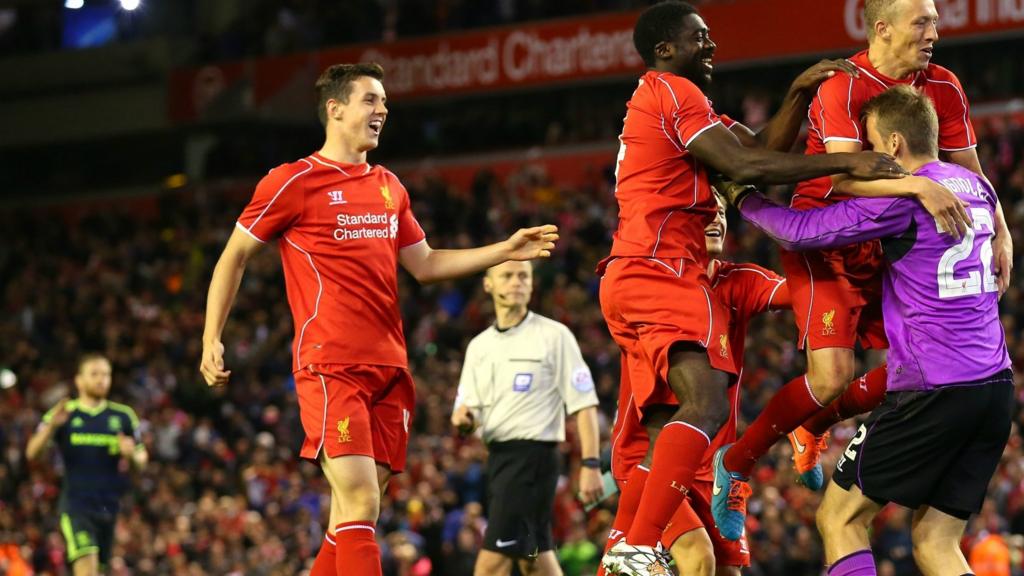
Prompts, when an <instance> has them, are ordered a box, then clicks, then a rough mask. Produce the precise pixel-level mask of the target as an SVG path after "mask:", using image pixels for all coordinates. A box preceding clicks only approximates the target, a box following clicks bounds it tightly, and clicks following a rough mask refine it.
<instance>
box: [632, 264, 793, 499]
mask: <svg viewBox="0 0 1024 576" xmlns="http://www.w3.org/2000/svg"><path fill="white" fill-rule="evenodd" d="M710 277H711V287H712V288H713V289H714V291H715V294H716V295H717V296H718V298H720V299H721V301H722V303H723V304H725V305H726V306H729V308H730V309H732V311H733V314H732V316H731V317H730V320H729V330H728V346H727V347H726V346H723V348H724V349H727V350H728V353H729V355H730V356H731V358H732V359H733V361H734V362H735V363H736V372H737V373H738V374H739V377H738V378H737V382H736V384H739V383H740V382H742V380H743V353H744V348H745V342H746V335H747V324H748V323H749V322H750V319H751V318H753V317H754V316H756V315H758V314H760V313H762V312H765V311H766V310H769V309H771V310H782V309H788V308H789V307H790V306H791V305H792V300H791V299H790V296H789V289H788V288H787V286H786V279H785V278H783V277H782V276H779V275H778V274H776V273H775V272H772V271H771V270H767V269H765V268H762V267H760V266H758V265H757V264H734V263H731V262H722V261H719V260H714V261H712V263H711V275H710ZM723 337H725V336H724V335H723ZM739 390H740V387H739V386H738V385H733V386H731V387H730V388H729V403H730V406H731V415H730V417H729V419H728V420H727V421H726V422H725V424H724V425H723V426H722V428H721V429H720V430H719V431H718V434H716V435H715V437H714V438H713V439H712V441H711V446H710V448H709V449H708V451H707V452H706V453H705V454H704V459H703V461H702V462H701V466H700V468H699V469H698V470H697V476H696V479H697V480H706V481H711V480H713V479H714V478H713V476H714V473H713V469H712V467H711V459H712V458H713V457H714V454H715V450H717V449H719V448H721V447H722V446H724V445H726V444H728V443H730V442H735V441H736V420H737V418H738V410H739ZM647 445H648V436H647V430H646V429H645V428H644V426H643V425H642V424H641V423H640V418H639V417H638V416H637V411H636V409H635V408H634V407H633V404H632V390H631V389H630V386H629V381H628V380H623V381H622V382H621V383H620V385H619V410H618V414H617V415H616V417H615V424H614V426H613V427H612V475H613V476H614V477H615V478H616V479H617V480H624V479H625V478H626V476H628V474H629V471H630V470H632V469H633V467H634V466H636V465H637V464H639V463H640V462H641V461H643V459H644V456H645V455H646V454H647Z"/></svg>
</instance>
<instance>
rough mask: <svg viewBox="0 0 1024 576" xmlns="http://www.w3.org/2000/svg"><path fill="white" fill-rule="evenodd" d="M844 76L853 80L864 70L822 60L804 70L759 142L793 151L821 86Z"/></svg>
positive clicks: (769, 147)
mask: <svg viewBox="0 0 1024 576" xmlns="http://www.w3.org/2000/svg"><path fill="white" fill-rule="evenodd" d="M840 73H845V74H849V75H850V76H853V77H858V76H860V70H858V69H857V67H856V66H854V65H853V63H851V62H850V61H849V60H846V59H844V58H839V59H836V60H822V61H821V62H818V63H817V64H815V65H813V66H811V67H810V68H808V69H806V70H804V71H803V72H802V73H801V74H800V75H799V76H797V77H796V79H795V80H793V83H792V84H791V85H790V86H789V91H788V92H786V97H785V98H784V99H783V100H782V105H781V106H780V107H779V110H778V112H776V113H775V115H774V116H772V118H771V120H769V121H768V124H766V125H765V127H764V128H762V129H761V131H760V132H758V133H757V142H758V143H759V144H760V145H761V146H762V147H764V148H767V149H768V150H775V151H777V152H788V151H789V150H790V149H792V148H793V143H794V142H796V138H797V136H798V135H799V134H800V126H801V125H802V124H803V122H804V119H805V118H806V117H807V106H808V105H809V104H810V103H811V98H812V97H813V96H814V92H815V90H817V89H818V85H819V84H821V83H822V82H824V81H825V80H828V79H829V78H831V77H833V76H835V75H836V74H840Z"/></svg>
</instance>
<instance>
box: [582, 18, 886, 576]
mask: <svg viewBox="0 0 1024 576" xmlns="http://www.w3.org/2000/svg"><path fill="white" fill-rule="evenodd" d="M633 40H634V44H635V45H636V48H637V51H638V52H639V53H640V55H641V57H642V58H643V59H644V62H645V63H646V65H647V67H648V70H647V72H646V73H645V74H644V75H643V76H642V77H641V78H640V80H639V85H638V87H637V89H636V91H635V92H634V93H633V96H632V98H631V99H630V101H629V103H628V105H627V113H626V118H625V120H624V122H623V131H622V135H621V136H620V141H621V143H622V145H621V147H620V149H619V157H618V163H617V169H616V190H615V195H616V199H617V200H618V204H619V226H618V230H617V231H616V232H615V235H614V239H613V243H612V250H611V254H610V255H609V257H608V258H606V259H605V260H604V261H602V262H601V264H600V266H599V270H598V271H599V274H601V276H602V281H601V309H602V312H603V314H604V317H605V320H606V322H607V323H608V327H609V330H610V331H611V333H612V336H613V337H614V338H615V340H616V342H617V343H618V344H619V347H620V348H621V350H622V352H623V353H624V355H625V356H624V357H625V359H626V365H627V369H628V370H629V378H630V381H631V384H632V388H633V400H634V407H635V409H636V410H637V411H638V416H640V417H641V418H642V419H643V421H644V424H645V426H647V427H648V429H654V430H655V432H654V433H653V434H652V436H651V438H652V441H653V442H654V457H653V461H652V465H651V475H650V479H649V481H648V482H647V485H646V486H645V488H644V493H643V495H642V497H641V500H640V504H639V507H638V510H637V515H636V520H635V521H634V522H633V525H632V527H631V529H630V532H629V534H627V535H626V538H625V539H624V540H623V541H621V542H619V543H617V544H616V545H615V546H614V547H612V549H611V550H609V551H608V552H607V553H606V555H605V558H604V560H603V563H604V565H605V566H606V568H608V569H609V570H610V571H613V572H621V573H624V574H627V575H630V576H632V575H648V574H657V573H660V572H663V571H665V570H667V569H668V567H667V563H666V561H665V558H664V555H663V554H660V553H658V552H657V551H656V550H655V546H656V545H657V543H658V542H659V541H660V539H661V537H662V533H663V532H664V529H665V526H666V524H668V522H669V520H670V519H671V516H672V514H673V513H674V511H675V510H676V509H677V508H678V506H679V504H680V502H681V501H682V500H683V498H684V497H685V494H686V492H687V491H688V490H689V489H690V486H691V484H692V482H693V479H694V475H695V473H696V470H697V468H698V467H699V465H700V462H701V459H702V458H703V455H704V451H705V450H706V449H707V447H708V446H709V445H710V442H711V437H713V436H714V435H715V434H716V433H717V432H718V430H719V428H720V427H721V426H722V424H723V423H724V422H725V421H726V420H727V418H728V414H729V400H728V395H727V387H728V377H727V374H728V373H732V372H734V371H735V368H734V366H733V364H732V362H731V361H729V360H728V359H727V358H724V357H723V356H722V348H721V344H720V343H721V342H722V339H721V336H723V335H724V334H725V328H726V326H727V322H728V311H727V310H726V309H725V307H724V306H722V305H721V303H720V302H719V300H718V299H717V298H716V297H714V295H713V294H712V291H711V289H710V283H709V281H708V278H707V271H706V267H707V261H708V258H707V251H706V248H705V245H704V227H705V226H706V225H707V224H709V223H710V222H711V221H712V220H713V219H714V217H715V213H716V212H717V205H716V203H715V200H714V198H713V196H712V194H711V189H710V186H709V184H708V170H709V169H711V170H714V171H718V172H722V173H724V174H726V175H727V176H728V177H730V178H732V179H739V180H741V181H746V182H753V181H758V182H765V183H781V182H796V181H799V180H803V179H807V178H815V177H818V176H825V175H828V174H835V173H843V174H848V175H851V176H853V177H855V178H883V177H888V178H898V177H902V176H903V171H902V169H900V168H899V167H898V166H897V165H895V163H894V162H893V161H892V159H891V158H890V157H888V156H885V155H881V154H874V153H870V154H867V153H863V152H862V153H857V154H845V155H821V156H805V155H800V154H785V153H781V152H776V151H772V150H769V149H767V148H764V147H758V146H750V147H748V146H744V143H741V141H740V140H739V139H738V138H737V136H736V135H735V134H734V133H733V132H732V131H730V130H729V129H728V128H727V127H726V126H725V125H723V123H722V122H721V120H720V119H719V116H718V115H717V114H716V113H715V112H714V110H713V109H712V108H711V105H710V103H709V101H708V99H707V97H706V96H705V95H704V94H703V92H701V88H700V87H701V86H705V85H707V84H708V82H710V79H711V72H712V64H711V62H712V56H713V54H714V51H715V43H714V42H713V41H712V40H711V38H710V34H709V31H708V28H707V26H706V25H705V24H704V21H703V20H702V19H701V17H700V15H699V14H697V11H696V9H694V8H693V7H692V6H691V5H689V4H686V3H684V2H676V1H670V2H663V3H661V4H657V5H655V6H652V7H651V8H649V9H647V10H646V11H644V13H643V14H642V15H641V16H640V17H639V19H638V20H637V24H636V27H635V28H634V34H633ZM792 97H793V98H794V100H793V102H796V103H800V102H802V103H803V104H804V105H806V103H807V99H808V97H809V95H808V94H806V93H805V92H800V93H797V94H793V95H792ZM796 110H800V108H799V106H794V105H793V104H792V103H789V104H788V105H786V106H784V109H783V112H784V113H785V114H788V117H785V118H784V119H783V120H782V121H779V122H778V125H780V126H793V124H794V122H793V118H794V112H795V111H796ZM796 124H798V122H796ZM775 125H776V122H775V121H773V123H772V128H774V126H775ZM773 132H774V130H767V131H765V132H762V134H761V135H760V136H761V138H760V139H758V141H757V142H753V144H761V145H762V146H763V144H764V142H765V141H766V139H765V136H766V135H770V134H772V133H773Z"/></svg>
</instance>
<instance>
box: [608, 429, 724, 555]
mask: <svg viewBox="0 0 1024 576" xmlns="http://www.w3.org/2000/svg"><path fill="white" fill-rule="evenodd" d="M710 444H711V441H710V440H709V439H708V437H707V435H706V434H704V432H702V431H700V430H699V429H697V428H695V427H693V426H691V425H690V424H687V423H685V422H678V421H677V422H669V423H668V424H666V425H665V427H664V428H662V429H661V434H659V435H658V440H657V442H655V443H654V459H653V461H652V462H651V471H650V475H649V476H648V478H647V484H646V486H644V492H643V496H642V497H641V498H640V504H639V506H638V507H637V511H636V518H635V519H634V520H633V525H632V526H631V527H630V529H629V535H628V536H627V537H626V541H627V542H629V543H630V544H632V545H634V546H654V545H655V544H657V543H658V542H660V541H661V533H662V532H664V531H665V526H666V525H667V524H668V523H669V521H670V520H672V515H673V514H675V512H676V508H679V505H680V504H681V503H682V502H683V498H685V497H686V493H687V491H689V489H690V486H691V485H693V478H694V476H695V475H696V473H697V468H699V467H700V463H701V460H703V458H704V452H705V451H706V450H707V448H708V446H709V445H710Z"/></svg>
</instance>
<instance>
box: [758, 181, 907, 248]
mask: <svg viewBox="0 0 1024 576" xmlns="http://www.w3.org/2000/svg"><path fill="white" fill-rule="evenodd" d="M912 202H913V200H909V199H903V198H855V199H853V200H850V201H847V202H839V203H838V204H833V205H831V206H826V207H824V208H817V209H814V210H794V209H792V208H787V207H784V206H779V205H778V204H775V203H774V202H772V201H771V200H769V199H767V198H765V197H764V196H763V195H762V194H761V193H760V192H753V193H751V194H749V195H748V196H746V197H745V198H743V199H742V200H741V201H740V212H741V213H742V214H743V218H744V219H746V220H748V221H749V222H750V223H751V224H753V225H754V226H757V227H758V228H760V229H761V230H762V231H764V233H765V234H768V235H769V236H771V237H772V239H774V240H775V241H776V242H778V243H779V244H781V245H782V246H783V247H785V248H786V249H787V250H797V251H800V250H815V249H821V248H832V247H836V246H846V245H848V244H856V243H858V242H864V241H866V240H874V239H876V238H885V237H887V236H894V235H897V234H900V233H901V232H903V231H905V230H906V229H907V228H908V227H909V226H910V222H911V219H912V213H913V212H912V211H913V209H914V205H913V203H912Z"/></svg>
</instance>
